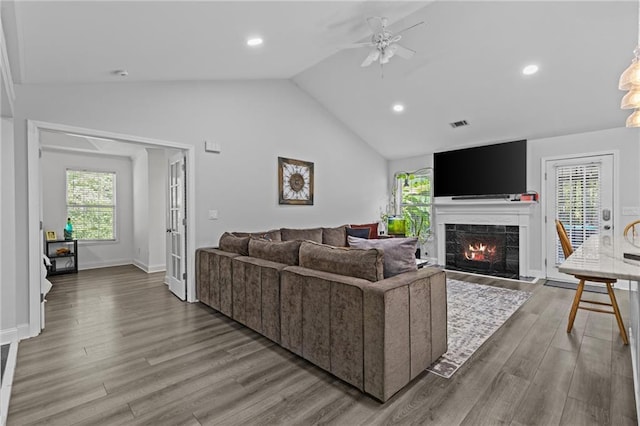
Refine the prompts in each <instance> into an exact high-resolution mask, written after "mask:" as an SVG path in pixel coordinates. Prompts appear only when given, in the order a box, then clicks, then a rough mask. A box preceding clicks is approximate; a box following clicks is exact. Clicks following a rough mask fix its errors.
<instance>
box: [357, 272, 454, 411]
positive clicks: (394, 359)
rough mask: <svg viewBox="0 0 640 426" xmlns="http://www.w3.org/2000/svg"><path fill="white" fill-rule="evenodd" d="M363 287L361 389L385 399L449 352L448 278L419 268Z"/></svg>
mask: <svg viewBox="0 0 640 426" xmlns="http://www.w3.org/2000/svg"><path fill="white" fill-rule="evenodd" d="M363 290H364V307H363V310H364V375H365V378H364V379H365V380H364V383H365V391H366V392H367V393H369V394H371V395H373V396H375V397H376V398H378V399H380V400H381V401H386V400H387V399H388V398H390V397H391V396H392V395H393V394H394V393H396V392H397V391H398V390H400V389H401V388H402V387H403V386H405V385H406V384H407V383H409V381H411V380H412V379H413V378H415V377H416V376H418V375H419V374H422V372H423V371H424V370H425V369H426V368H427V367H428V366H429V365H431V364H432V363H433V362H434V361H435V360H436V359H438V357H439V356H440V355H442V354H443V353H445V352H446V350H447V297H446V276H445V273H444V271H442V270H440V269H436V268H423V269H419V270H417V271H412V272H406V273H404V274H400V275H397V276H395V277H391V278H387V279H385V280H382V281H378V282H375V283H370V284H367V285H366V286H365V287H364V289H363Z"/></svg>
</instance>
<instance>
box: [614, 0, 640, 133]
mask: <svg viewBox="0 0 640 426" xmlns="http://www.w3.org/2000/svg"><path fill="white" fill-rule="evenodd" d="M633 54H634V58H633V60H632V61H631V65H629V67H628V68H627V69H626V70H624V72H623V73H622V75H621V76H620V81H619V83H618V88H619V89H620V90H628V91H629V93H627V94H626V95H625V96H624V97H623V98H622V101H621V102H620V108H622V109H633V110H634V111H633V113H632V114H631V115H630V116H629V117H628V118H627V122H626V126H627V127H640V1H639V2H638V45H637V46H636V48H635V49H634V50H633Z"/></svg>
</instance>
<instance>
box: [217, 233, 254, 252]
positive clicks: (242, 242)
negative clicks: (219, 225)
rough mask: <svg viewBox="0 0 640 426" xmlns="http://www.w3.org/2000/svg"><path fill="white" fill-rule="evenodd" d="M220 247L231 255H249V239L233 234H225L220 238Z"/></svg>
mask: <svg viewBox="0 0 640 426" xmlns="http://www.w3.org/2000/svg"><path fill="white" fill-rule="evenodd" d="M218 246H219V247H220V250H223V251H227V252H229V253H237V254H239V255H242V256H248V255H249V237H236V236H235V235H233V234H230V233H228V232H225V233H224V234H222V236H221V237H220V241H219V243H218Z"/></svg>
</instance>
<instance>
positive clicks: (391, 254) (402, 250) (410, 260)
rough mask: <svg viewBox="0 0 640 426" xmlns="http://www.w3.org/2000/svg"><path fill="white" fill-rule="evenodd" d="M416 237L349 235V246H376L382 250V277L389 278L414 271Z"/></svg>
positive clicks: (415, 266) (363, 247)
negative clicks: (384, 237) (355, 236)
mask: <svg viewBox="0 0 640 426" xmlns="http://www.w3.org/2000/svg"><path fill="white" fill-rule="evenodd" d="M417 244H418V239H417V238H386V239H378V240H365V239H363V238H354V237H349V246H350V247H356V248H361V249H365V248H378V249H382V250H383V251H384V277H385V278H389V277H393V276H395V275H399V274H402V273H403V272H409V271H415V270H417V269H418V266H417V265H416V246H417Z"/></svg>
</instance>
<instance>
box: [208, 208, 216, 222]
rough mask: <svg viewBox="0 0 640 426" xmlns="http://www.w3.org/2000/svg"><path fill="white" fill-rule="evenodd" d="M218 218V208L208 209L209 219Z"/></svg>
mask: <svg viewBox="0 0 640 426" xmlns="http://www.w3.org/2000/svg"><path fill="white" fill-rule="evenodd" d="M216 219H218V210H209V220H216Z"/></svg>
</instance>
